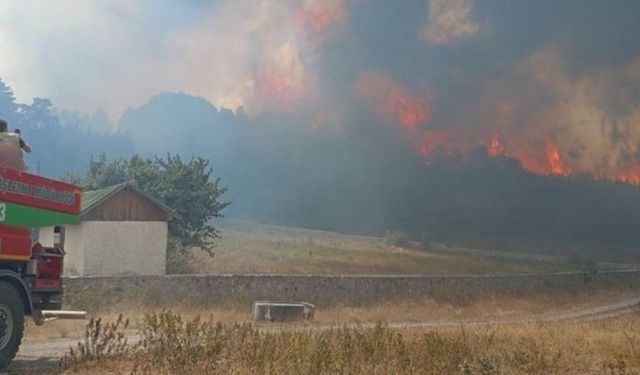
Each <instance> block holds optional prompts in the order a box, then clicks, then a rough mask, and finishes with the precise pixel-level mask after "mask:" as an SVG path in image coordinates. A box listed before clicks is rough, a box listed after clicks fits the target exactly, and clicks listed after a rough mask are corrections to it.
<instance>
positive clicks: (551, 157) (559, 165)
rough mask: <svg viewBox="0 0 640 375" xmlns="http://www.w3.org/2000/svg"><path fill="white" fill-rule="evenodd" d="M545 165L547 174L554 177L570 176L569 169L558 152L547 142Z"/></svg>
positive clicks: (554, 146) (553, 145)
mask: <svg viewBox="0 0 640 375" xmlns="http://www.w3.org/2000/svg"><path fill="white" fill-rule="evenodd" d="M547 163H548V171H549V174H552V175H556V176H568V175H570V174H571V168H569V167H567V166H566V164H565V163H564V161H563V160H562V158H561V157H560V152H559V151H558V148H557V147H556V145H555V144H553V143H552V142H549V141H548V142H547Z"/></svg>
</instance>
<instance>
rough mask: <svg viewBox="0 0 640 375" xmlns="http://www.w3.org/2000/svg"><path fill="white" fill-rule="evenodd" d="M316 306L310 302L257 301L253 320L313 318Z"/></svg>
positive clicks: (283, 320)
mask: <svg viewBox="0 0 640 375" xmlns="http://www.w3.org/2000/svg"><path fill="white" fill-rule="evenodd" d="M315 310H316V307H315V306H314V305H313V304H311V303H308V302H274V301H256V302H254V303H253V320H255V321H259V322H260V321H268V322H291V321H296V320H312V319H313V316H314V314H315Z"/></svg>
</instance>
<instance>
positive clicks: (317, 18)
mask: <svg viewBox="0 0 640 375" xmlns="http://www.w3.org/2000/svg"><path fill="white" fill-rule="evenodd" d="M294 18H295V23H296V26H297V28H298V30H300V31H303V32H309V31H312V32H315V33H319V32H322V31H324V30H325V29H327V28H328V27H329V26H330V25H332V24H335V23H342V22H345V19H346V10H345V8H344V4H343V3H342V0H331V1H329V0H325V1H309V0H308V1H305V2H304V4H303V5H301V6H300V7H298V9H297V10H296V12H295V16H294Z"/></svg>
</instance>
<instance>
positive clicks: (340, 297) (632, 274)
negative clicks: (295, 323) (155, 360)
mask: <svg viewBox="0 0 640 375" xmlns="http://www.w3.org/2000/svg"><path fill="white" fill-rule="evenodd" d="M588 276H590V275H586V274H584V273H578V272H576V273H557V274H539V275H514V276H299V275H167V276H114V277H70V278H66V279H65V287H66V298H67V300H66V302H67V303H68V305H70V306H75V307H84V308H89V309H90V308H91V307H92V306H93V305H101V304H102V305H109V304H119V303H123V302H129V303H131V302H132V301H136V302H135V303H140V304H144V305H145V306H163V305H175V304H179V305H180V304H183V305H185V306H192V305H200V306H202V305H205V306H216V305H217V306H222V305H243V306H247V305H249V304H250V303H251V302H253V301H256V300H272V301H286V300H292V301H308V302H311V303H313V304H315V305H317V306H319V307H327V306H336V305H344V306H359V305H366V304H371V303H376V302H380V301H390V300H391V301H392V300H402V299H405V300H406V299H412V298H424V297H434V298H443V297H444V298H447V296H456V297H457V298H466V297H477V296H478V295H482V294H485V293H494V292H523V291H524V292H526V291H531V290H534V289H541V288H558V287H567V286H577V285H582V284H585V283H587V282H592V281H594V280H595V281H596V282H598V283H616V284H621V285H622V284H625V285H629V286H633V285H639V286H640V270H633V271H611V272H601V273H598V274H597V275H595V277H588ZM592 279H593V280H592Z"/></svg>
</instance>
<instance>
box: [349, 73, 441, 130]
mask: <svg viewBox="0 0 640 375" xmlns="http://www.w3.org/2000/svg"><path fill="white" fill-rule="evenodd" d="M356 88H357V90H358V91H359V92H360V94H361V95H362V96H363V97H365V98H366V99H368V101H369V102H370V103H371V104H372V105H373V106H374V107H375V110H376V112H377V113H378V116H379V117H380V118H381V119H382V120H383V121H384V122H386V123H388V124H391V125H399V126H400V127H401V128H402V130H403V131H404V132H405V133H407V134H411V133H413V132H414V131H415V130H416V129H417V128H418V126H420V125H426V124H427V123H429V121H430V120H431V112H430V108H429V104H428V102H427V100H426V98H424V97H421V96H419V95H411V94H409V92H407V90H406V89H404V88H403V87H402V86H400V85H399V84H398V83H396V82H394V81H392V80H391V78H389V77H387V76H385V75H383V74H380V73H373V72H367V73H361V74H360V75H359V76H358V81H357V82H356Z"/></svg>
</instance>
